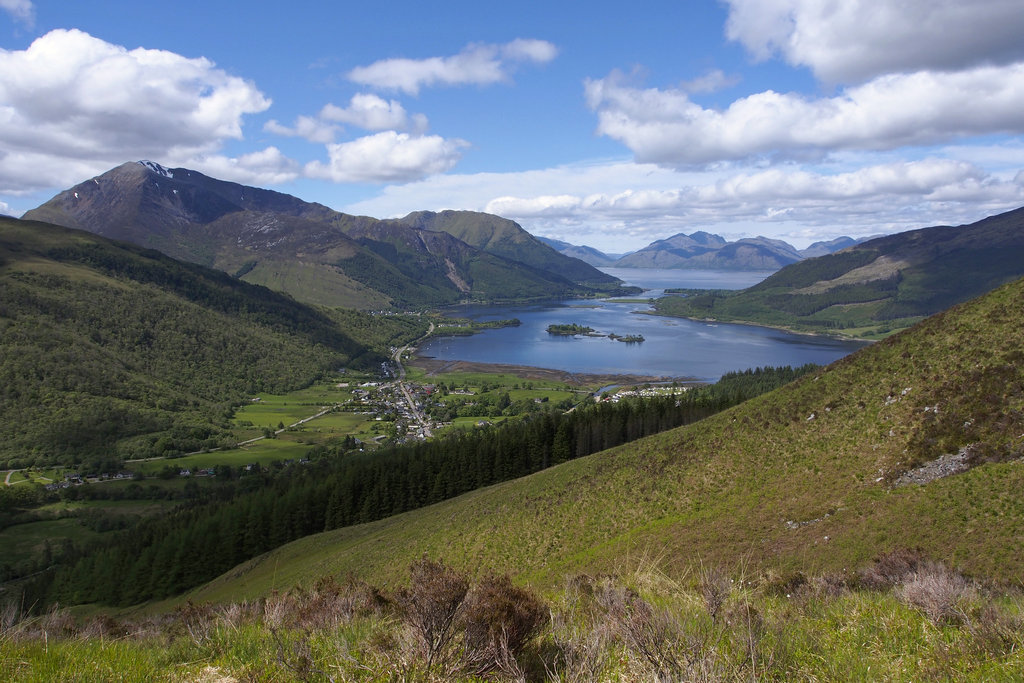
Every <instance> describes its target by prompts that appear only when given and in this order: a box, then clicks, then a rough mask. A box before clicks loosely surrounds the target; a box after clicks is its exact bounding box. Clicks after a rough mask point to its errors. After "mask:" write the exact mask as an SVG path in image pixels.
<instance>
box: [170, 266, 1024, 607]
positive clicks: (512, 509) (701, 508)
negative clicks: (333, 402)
mask: <svg viewBox="0 0 1024 683" xmlns="http://www.w3.org/2000/svg"><path fill="white" fill-rule="evenodd" d="M1022 314H1024V281H1017V282H1015V283H1013V284H1011V285H1008V286H1004V287H1002V288H1000V289H998V290H996V291H995V292H992V293H990V294H988V295H986V296H984V297H982V298H980V299H977V300H974V301H972V302H969V303H967V304H964V305H961V306H958V307H956V308H954V309H952V310H950V311H948V312H945V313H942V314H939V315H936V316H933V317H931V318H929V319H928V320H926V321H925V322H923V323H922V324H920V325H918V326H916V327H914V328H913V329H911V330H908V331H906V332H904V333H902V334H899V335H895V336H893V337H891V338H889V339H887V340H885V341H883V342H880V343H878V344H875V345H873V346H871V347H867V348H865V349H863V350H861V351H860V352H858V353H856V354H854V355H852V356H849V357H847V358H846V359H844V360H842V361H839V362H837V363H835V364H833V365H832V366H829V367H828V368H827V369H825V370H822V371H820V372H817V373H815V374H814V375H811V376H807V377H804V378H803V379H801V380H798V381H797V382H795V383H793V384H791V385H788V386H786V387H783V388H782V389H779V390H777V391H774V392H772V393H770V394H766V395H764V396H761V397H760V398H756V399H752V400H750V401H748V402H746V403H744V404H742V405H740V406H738V407H736V408H733V409H731V410H728V411H726V412H724V413H720V414H718V415H717V416H715V417H712V418H709V419H706V420H704V421H702V422H699V423H697V424H695V425H692V426H690V427H684V428H680V429H676V430H674V431H671V432H666V433H664V434H661V435H657V436H653V437H648V438H645V439H643V440H640V441H637V442H634V443H631V444H628V445H624V446H621V447H618V448H615V449H612V450H609V451H605V452H601V453H598V454H596V455H592V456H589V457H586V458H581V459H579V460H574V461H571V462H568V463H564V464H562V465H558V466H556V467H553V468H551V469H548V470H545V471H542V472H539V473H536V474H533V475H531V476H529V477H525V478H522V479H518V480H515V481H511V482H507V483H504V484H499V485H496V486H492V487H490V488H486V489H482V490H478V491H475V492H473V493H469V494H466V495H464V496H461V497H459V498H457V499H453V500H451V501H447V502H443V503H440V504H437V505H434V506H431V507H428V508H425V509H423V510H418V511H414V512H409V513H406V514H402V515H398V516H395V517H391V518H388V519H384V520H381V521H377V522H373V523H370V524H364V525H360V526H356V527H350V528H345V529H339V530H336V531H331V532H327V533H323V534H319V535H316V536H311V537H308V538H305V539H302V540H299V541H297V542H294V543H292V544H290V545H287V546H284V547H282V548H280V549H278V550H276V551H272V552H270V553H267V554H266V555H264V556H262V557H261V558H258V559H257V560H254V561H251V562H249V563H246V564H244V565H241V566H239V567H237V568H236V569H234V570H232V571H231V572H229V573H227V574H225V575H224V576H223V577H221V578H220V579H218V580H217V581H214V582H213V583H211V584H209V585H208V586H206V587H204V588H202V589H200V590H197V591H195V592H193V593H192V594H190V595H189V597H190V598H191V599H193V600H238V599H242V598H250V597H256V596H260V595H266V594H268V593H269V591H270V590H271V589H281V588H286V587H288V586H291V585H294V584H296V583H299V582H307V581H310V580H312V579H314V578H315V577H318V576H321V575H324V574H333V575H340V576H344V575H347V574H349V573H351V574H352V575H354V576H357V577H361V578H365V579H367V580H369V581H371V582H372V583H375V584H377V585H383V584H391V583H393V582H395V581H400V580H402V577H403V574H404V572H405V568H406V567H408V566H409V564H410V563H411V562H412V561H413V560H415V559H416V558H417V557H419V556H421V555H422V554H423V553H428V554H429V555H430V556H431V557H439V558H444V559H445V560H446V561H448V562H451V563H452V564H453V565H455V566H456V567H459V568H462V569H466V570H469V571H471V572H473V573H477V574H479V573H485V572H489V571H495V572H509V573H511V574H512V575H513V576H516V577H518V579H519V580H521V581H528V582H530V583H532V584H534V585H540V586H543V585H548V586H553V585H556V584H560V582H562V581H563V580H564V578H565V577H566V576H572V575H574V574H576V573H578V572H590V573H597V574H600V573H602V572H613V573H619V574H621V573H623V572H629V571H630V570H631V568H636V567H637V566H640V565H650V564H651V563H654V564H656V565H657V566H658V567H660V568H661V569H663V570H664V571H665V572H666V573H667V574H668V575H669V576H671V577H677V578H681V577H683V576H686V575H688V573H690V572H692V571H694V570H695V569H696V568H697V567H698V566H699V565H700V564H701V563H705V564H711V565H720V566H725V567H730V568H733V569H742V570H743V571H746V572H755V573H756V572H758V571H762V570H769V569H770V570H778V571H783V572H786V571H789V572H792V571H796V570H799V571H804V572H808V573H814V572H826V571H829V572H842V571H844V570H847V569H849V570H850V571H853V569H854V568H856V567H861V566H863V565H865V564H866V563H868V562H869V561H870V560H871V558H873V557H876V556H877V555H878V554H880V553H882V552H885V551H889V550H893V549H895V548H902V547H917V548H920V549H921V550H922V551H923V552H924V553H925V554H926V555H928V556H930V557H933V558H935V559H938V560H943V561H945V562H947V563H948V564H950V565H951V566H956V567H959V568H961V569H962V570H964V571H966V572H968V573H971V574H974V575H976V576H980V577H985V578H991V579H996V580H1005V581H1013V580H1016V579H1017V578H1019V576H1020V575H1021V573H1022V572H1024V557H1022V556H1021V554H1020V552H1019V549H1020V544H1021V539H1022V535H1024V500H1022V498H1021V496H1020V495H1019V492H1020V490H1022V486H1024V469H1022V468H1021V465H1020V458H1021V457H1022V455H1024V437H1022V436H1021V435H1022V434H1024V362H1022V361H1024V356H1022V352H1021V349H1022V348H1024V326H1022V324H1021V323H1022ZM957 454H959V456H960V460H961V461H962V464H963V466H964V467H967V468H969V469H968V470H967V471H965V472H963V473H960V474H957V475H956V476H948V477H943V478H938V479H935V480H933V481H930V482H929V483H925V484H923V485H921V484H910V485H905V486H902V485H901V486H897V485H895V484H896V482H897V481H898V480H899V477H900V476H901V475H903V474H904V473H906V472H908V471H909V470H912V469H913V468H915V467H918V466H919V465H922V464H925V463H929V462H934V461H935V460H936V459H938V458H939V457H940V456H943V455H957ZM926 478H927V477H926Z"/></svg>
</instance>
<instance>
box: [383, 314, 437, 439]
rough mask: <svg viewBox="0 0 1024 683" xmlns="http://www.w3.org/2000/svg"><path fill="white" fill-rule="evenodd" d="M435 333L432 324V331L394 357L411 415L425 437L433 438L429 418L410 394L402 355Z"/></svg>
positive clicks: (399, 383) (399, 380)
mask: <svg viewBox="0 0 1024 683" xmlns="http://www.w3.org/2000/svg"><path fill="white" fill-rule="evenodd" d="M433 332H434V323H430V329H428V330H427V333H426V334H425V335H423V336H422V337H420V338H419V339H417V340H415V341H412V342H409V343H408V344H406V345H405V346H403V347H401V348H399V349H398V350H397V351H395V355H394V356H392V358H393V359H394V361H395V365H397V366H398V382H397V384H398V388H399V389H400V390H401V392H402V395H403V396H405V402H406V403H408V404H409V414H410V415H412V416H413V418H414V419H415V420H416V422H418V423H419V425H420V430H421V431H422V432H423V436H424V437H431V436H433V435H434V434H433V432H431V430H430V422H428V421H427V416H426V415H424V414H423V412H422V411H421V410H420V409H419V408H417V407H416V401H414V400H413V398H412V394H411V393H409V386H408V385H407V384H406V382H405V366H404V365H402V354H403V353H405V352H406V351H408V350H409V348H410V347H412V346H414V345H415V344H417V343H419V342H421V341H423V340H424V339H426V338H427V337H429V336H430V335H431V334H432V333H433Z"/></svg>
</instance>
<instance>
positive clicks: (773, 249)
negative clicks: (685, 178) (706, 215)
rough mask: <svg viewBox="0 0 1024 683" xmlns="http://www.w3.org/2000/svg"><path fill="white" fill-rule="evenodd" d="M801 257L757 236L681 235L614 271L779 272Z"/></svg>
mask: <svg viewBox="0 0 1024 683" xmlns="http://www.w3.org/2000/svg"><path fill="white" fill-rule="evenodd" d="M801 258H803V257H802V256H801V255H800V253H799V252H798V251H797V250H796V249H794V248H793V247H792V246H791V245H789V244H787V243H786V242H783V241H782V240H773V239H768V238H766V237H756V238H748V239H742V240H738V241H736V242H727V241H726V240H725V239H723V238H722V237H720V236H719V235H712V234H710V233H707V232H695V233H693V234H692V235H684V234H682V233H680V234H678V235H673V236H672V237H669V238H666V239H663V240H657V241H655V242H652V243H651V244H649V245H647V246H646V247H644V248H643V249H640V250H638V251H635V252H633V253H632V254H629V255H628V256H624V257H623V258H621V259H619V260H618V261H616V262H615V263H614V266H615V267H616V268H714V269H721V270H778V269H779V268H781V267H783V266H785V265H789V264H790V263H795V262H797V261H799V260H800V259H801Z"/></svg>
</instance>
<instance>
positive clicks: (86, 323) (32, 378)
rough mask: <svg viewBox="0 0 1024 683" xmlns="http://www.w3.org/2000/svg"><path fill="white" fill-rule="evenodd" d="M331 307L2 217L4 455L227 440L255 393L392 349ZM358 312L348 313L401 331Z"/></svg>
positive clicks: (153, 254) (43, 459) (94, 453)
mask: <svg viewBox="0 0 1024 683" xmlns="http://www.w3.org/2000/svg"><path fill="white" fill-rule="evenodd" d="M332 315H333V314H329V313H327V312H324V311H322V310H319V309H314V308H311V307H309V306H307V305H304V304H301V303H298V302H296V301H295V300H294V299H292V298H291V297H289V296H287V295H285V294H281V293H278V292H274V291H272V290H269V289H267V288H265V287H261V286H256V285H250V284H247V283H245V282H241V281H239V280H237V279H235V278H232V277H230V276H228V275H227V274H225V273H223V272H221V271H217V270H212V269H209V268H205V267H202V266H198V265H195V264H190V263H180V262H177V261H175V260H173V259H171V258H170V257H168V256H165V255H163V254H161V253H160V252H157V251H154V250H152V249H143V248H140V247H137V246H133V245H130V244H127V243H118V242H113V241H111V240H108V239H105V238H102V237H99V236H97V235H94V234H91V233H88V232H84V231H80V230H73V229H68V228H63V227H58V226H54V225H49V224H46V223H40V222H35V221H27V220H17V219H13V218H0V387H2V390H0V462H6V464H7V466H9V467H17V466H26V465H30V464H33V463H36V464H53V463H61V464H65V465H70V464H73V463H81V462H83V461H89V460H97V459H100V460H102V459H106V460H116V459H119V458H127V457H147V456H152V455H160V454H173V453H175V452H184V451H194V450H198V449H199V448H209V447H213V446H217V445H219V443H220V441H221V440H222V439H225V438H228V437H229V436H230V434H229V433H228V431H227V430H226V429H225V427H226V425H225V422H226V420H227V417H225V415H226V412H227V413H229V412H230V407H231V406H232V405H237V404H238V403H240V402H242V401H244V400H246V399H247V398H248V397H250V396H252V394H254V393H256V392H260V391H269V392H283V391H290V390H294V389H298V388H301V387H303V386H305V385H306V384H309V383H310V382H312V381H313V380H314V379H316V378H318V377H320V376H321V375H322V374H324V373H326V372H327V371H329V370H336V369H337V368H338V367H342V366H345V365H351V364H356V365H358V364H360V363H362V364H370V363H373V364H376V362H378V361H380V360H382V359H383V357H382V356H380V355H378V354H376V353H374V352H373V351H372V350H370V349H369V348H368V347H367V344H366V343H365V342H363V341H359V340H358V339H357V338H354V337H357V336H359V334H360V333H361V332H360V331H359V330H354V329H351V325H350V326H349V329H343V326H342V324H340V323H339V318H336V317H332ZM360 315H361V314H354V313H353V314H350V315H349V317H348V320H350V321H353V322H355V323H356V324H357V326H358V325H363V326H365V327H367V328H368V327H370V325H371V324H372V325H374V326H378V325H392V326H395V327H396V331H398V330H397V327H398V325H399V324H398V323H397V322H396V321H392V320H391V319H387V320H384V319H381V320H378V319H374V320H373V321H372V323H371V322H370V321H369V316H362V317H363V318H366V319H367V320H366V321H363V322H360V321H361V318H360ZM353 316H354V317H353ZM384 346H386V343H385V344H384ZM0 467H2V465H0Z"/></svg>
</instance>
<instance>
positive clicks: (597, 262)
mask: <svg viewBox="0 0 1024 683" xmlns="http://www.w3.org/2000/svg"><path fill="white" fill-rule="evenodd" d="M537 239H539V240H540V241H541V242H543V243H544V244H546V245H548V246H549V247H551V248H552V249H554V250H555V251H557V252H559V253H561V254H565V255H566V256H571V257H572V258H578V259H579V260H581V261H583V262H585V263H589V264H590V265H592V266H594V267H595V268H605V267H608V266H611V265H612V264H614V263H615V262H616V261H617V260H619V259H620V258H622V257H623V256H625V254H606V253H604V252H603V251H598V250H597V249H594V248H593V247H587V246H582V245H576V244H570V243H569V242H563V241H562V240H556V239H552V238H550V237H538V238H537Z"/></svg>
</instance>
